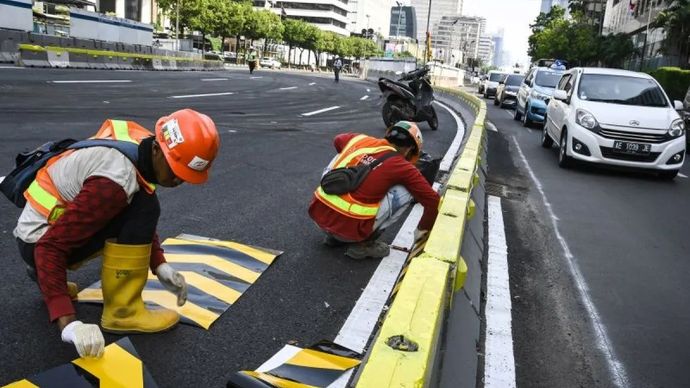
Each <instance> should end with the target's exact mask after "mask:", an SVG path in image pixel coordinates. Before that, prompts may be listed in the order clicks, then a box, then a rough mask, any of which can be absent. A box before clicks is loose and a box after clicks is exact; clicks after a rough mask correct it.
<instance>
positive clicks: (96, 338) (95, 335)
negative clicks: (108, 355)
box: [62, 321, 105, 358]
mask: <svg viewBox="0 0 690 388" xmlns="http://www.w3.org/2000/svg"><path fill="white" fill-rule="evenodd" d="M62 342H66V343H68V344H74V347H75V348H77V353H79V357H96V358H101V356H103V347H104V346H105V340H104V339H103V333H101V329H99V328H98V325H94V324H90V323H83V322H82V321H74V322H70V323H69V324H67V326H65V328H64V329H62Z"/></svg>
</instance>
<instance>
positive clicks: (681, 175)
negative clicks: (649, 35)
mask: <svg viewBox="0 0 690 388" xmlns="http://www.w3.org/2000/svg"><path fill="white" fill-rule="evenodd" d="M678 176H679V177H681V178H686V179H687V177H688V176H687V175H685V174H683V173H678ZM0 182H2V181H1V180H0Z"/></svg>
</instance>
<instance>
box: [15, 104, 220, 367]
mask: <svg viewBox="0 0 690 388" xmlns="http://www.w3.org/2000/svg"><path fill="white" fill-rule="evenodd" d="M91 139H104V140H103V142H105V143H107V144H111V143H109V142H108V140H117V142H112V143H118V144H126V145H127V146H128V149H130V150H132V151H133V152H132V153H135V155H136V157H135V158H133V157H131V156H129V155H127V156H126V155H125V152H124V151H121V150H120V149H121V148H123V147H124V146H120V147H121V148H116V147H115V146H90V147H88V148H81V149H76V150H67V151H65V152H62V153H60V154H58V155H57V156H54V157H53V158H51V159H50V160H49V161H48V163H47V164H46V165H45V166H44V167H42V168H41V169H40V170H39V171H38V173H37V174H36V178H35V180H34V181H33V183H32V184H31V185H30V186H29V188H28V190H26V191H25V192H24V197H25V198H26V199H27V202H26V205H25V207H24V210H23V212H22V213H21V215H20V217H19V220H18V223H17V227H16V228H15V230H14V236H15V237H16V239H17V243H18V245H19V251H20V254H21V256H22V259H23V260H24V261H25V263H26V266H27V271H28V274H29V276H30V277H31V278H32V279H33V280H35V281H36V282H37V283H38V286H39V288H40V291H41V293H42V295H43V300H44V301H45V303H46V306H47V308H48V314H49V317H50V320H51V321H52V322H56V323H57V325H58V328H59V329H60V332H61V337H62V340H63V341H64V342H67V343H71V344H73V345H74V346H75V347H76V349H77V352H78V353H79V355H80V356H82V357H100V356H101V355H102V354H103V348H104V340H103V334H102V333H101V330H100V329H99V327H98V325H96V324H89V323H83V322H81V321H79V320H77V316H76V313H75V309H74V306H73V305H72V300H74V299H75V298H76V294H77V291H78V290H77V286H76V284H74V283H70V282H67V269H68V268H69V269H76V268H78V267H79V266H81V265H82V264H84V263H85V262H86V261H87V260H89V259H91V258H93V257H95V256H98V255H100V254H102V255H103V262H102V268H101V288H102V291H103V313H102V316H101V327H102V328H103V330H104V331H107V332H112V333H155V332H160V331H164V330H168V329H170V328H172V327H173V326H175V324H177V322H178V321H179V319H180V317H179V315H178V314H177V312H175V311H172V310H168V309H162V308H161V309H156V310H153V309H148V308H147V307H146V306H145V304H144V302H143V300H142V297H141V293H142V290H143V288H144V286H145V285H146V282H147V279H148V274H149V268H150V269H151V271H152V272H153V273H154V274H155V275H156V276H157V278H158V280H159V281H160V283H161V284H162V285H163V286H164V287H165V288H166V289H167V290H169V291H170V292H172V293H173V294H174V295H175V296H176V301H177V305H178V306H182V305H183V304H184V303H185V302H186V299H187V285H186V282H185V279H184V277H183V276H182V275H181V274H180V273H178V272H177V271H176V270H175V269H174V268H173V267H172V266H170V265H169V264H167V263H166V260H165V256H164V254H163V250H162V249H161V247H160V243H159V239H158V235H157V233H156V227H157V224H158V218H159V215H160V205H159V202H158V197H157V196H156V186H163V187H175V186H178V185H180V184H182V183H183V182H188V183H193V184H201V183H204V182H205V181H206V180H207V179H208V173H209V169H210V167H211V164H212V163H213V160H214V159H215V157H216V155H217V153H218V149H219V146H220V139H219V136H218V132H217V130H216V127H215V124H214V122H213V121H212V120H211V119H210V118H209V117H208V116H206V115H204V114H201V113H198V112H196V111H193V110H191V109H183V110H179V111H177V112H174V113H172V114H170V115H169V116H165V117H161V118H160V119H159V120H158V121H157V123H156V127H155V134H152V133H151V132H149V131H148V130H147V129H145V128H143V127H141V126H140V125H139V124H137V123H134V122H132V121H120V120H107V121H106V122H105V123H104V124H103V125H102V126H101V128H100V130H99V131H98V133H97V134H96V135H95V136H94V137H93V138H91ZM131 143H134V145H132V144H131Z"/></svg>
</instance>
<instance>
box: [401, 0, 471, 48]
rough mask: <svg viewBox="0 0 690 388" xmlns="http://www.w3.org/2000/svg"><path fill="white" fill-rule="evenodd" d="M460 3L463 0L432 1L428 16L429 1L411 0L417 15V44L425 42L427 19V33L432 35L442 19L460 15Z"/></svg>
mask: <svg viewBox="0 0 690 388" xmlns="http://www.w3.org/2000/svg"><path fill="white" fill-rule="evenodd" d="M462 2H463V0H434V1H433V2H432V5H431V14H429V0H412V1H411V4H412V7H414V9H415V14H416V15H417V39H419V43H420V44H422V43H423V42H424V41H425V40H426V31H427V19H428V21H429V32H432V34H433V31H434V29H436V28H438V27H437V25H438V23H439V22H440V21H441V18H442V17H444V16H446V17H450V18H452V17H456V16H458V15H460V14H461V13H462ZM432 37H433V35H432Z"/></svg>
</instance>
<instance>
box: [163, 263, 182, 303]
mask: <svg viewBox="0 0 690 388" xmlns="http://www.w3.org/2000/svg"><path fill="white" fill-rule="evenodd" d="M156 276H158V280H160V282H161V284H162V285H163V286H164V287H165V288H166V289H167V290H168V291H170V292H172V293H173V294H175V295H177V305H178V306H182V305H184V304H185V302H187V282H185V281H184V276H182V275H181V274H180V273H179V272H177V271H175V269H174V268H173V267H172V266H171V265H170V264H168V263H163V264H161V265H159V266H158V268H156Z"/></svg>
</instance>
